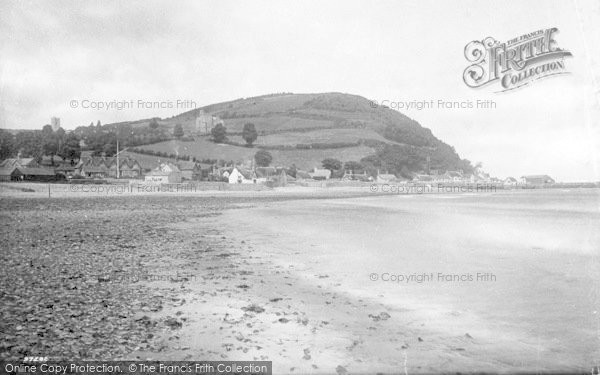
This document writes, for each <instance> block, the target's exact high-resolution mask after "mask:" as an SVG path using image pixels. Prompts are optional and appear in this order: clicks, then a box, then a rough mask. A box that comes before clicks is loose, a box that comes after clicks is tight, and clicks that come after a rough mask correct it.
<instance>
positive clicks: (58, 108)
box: [0, 0, 600, 181]
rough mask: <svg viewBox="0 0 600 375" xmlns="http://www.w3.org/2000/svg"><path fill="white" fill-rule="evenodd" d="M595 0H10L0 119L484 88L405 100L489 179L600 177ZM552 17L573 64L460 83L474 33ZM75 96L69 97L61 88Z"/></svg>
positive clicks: (92, 116)
mask: <svg viewBox="0 0 600 375" xmlns="http://www.w3.org/2000/svg"><path fill="white" fill-rule="evenodd" d="M598 25H600V2H599V1H596V0H590V1H548V0H543V1H526V2H525V1H502V2H499V1H481V0H477V1H460V2H458V1H436V2H428V1H423V0H418V1H371V2H367V1H348V0H343V1H323V0H320V1H307V0H301V1H300V0H298V1H282V0H277V1H275V0H274V1H236V2H234V1H223V0H219V1H190V2H184V1H177V2H167V1H147V0H144V1H127V2H125V1H114V2H113V1H86V2H83V1H52V0H51V1H35V2H34V1H6V0H4V1H3V2H2V10H1V11H0V35H2V38H1V40H0V43H1V44H0V127H2V128H11V129H32V128H41V127H42V126H43V125H44V124H47V123H49V122H50V117H52V116H56V117H60V118H61V122H62V125H63V127H64V128H67V129H73V128H75V127H76V126H79V125H87V124H89V123H90V122H91V121H94V122H95V121H97V120H100V121H102V123H110V122H116V121H125V120H136V119H140V118H148V117H153V116H160V117H167V116H171V115H174V114H177V113H180V112H184V111H186V110H189V109H191V108H180V109H178V108H172V109H162V110H161V109H143V108H134V109H126V110H121V111H117V110H108V111H107V110H94V109H82V108H81V101H82V100H90V101H113V100H117V101H119V100H134V101H137V100H144V101H166V102H173V103H176V101H177V100H193V101H194V102H196V104H197V105H198V106H203V105H207V104H211V103H215V102H220V101H226V100H232V99H236V98H240V97H248V96H256V95H262V94H267V93H274V92H284V91H285V92H294V93H314V92H331V91H336V92H345V93H351V94H357V95H361V96H364V97H366V98H369V99H373V100H377V101H380V102H381V101H383V100H390V101H394V102H396V101H412V100H434V101H436V103H437V101H438V100H444V101H476V100H478V99H479V100H493V101H495V103H496V108H495V109H487V110H486V109H476V108H475V109H438V108H435V109H424V110H421V111H418V110H408V111H403V113H405V114H407V115H408V116H410V117H412V118H414V119H416V120H418V121H419V122H420V123H421V124H422V125H423V126H425V127H428V128H430V129H432V131H433V132H434V134H435V135H436V136H438V137H439V138H441V139H442V140H444V141H445V142H447V143H449V144H451V145H453V146H455V148H456V150H457V151H458V152H459V154H460V155H461V156H462V157H466V158H468V159H470V160H472V161H480V162H482V163H483V166H484V169H486V170H487V171H489V172H491V173H492V175H496V176H498V177H506V176H509V175H512V176H517V177H518V176H521V175H523V174H538V173H540V174H541V173H547V174H550V175H552V176H553V177H555V178H556V179H557V180H561V181H566V180H588V181H589V180H600V172H599V163H600V155H599V152H600V122H599V118H600V109H599V96H600V84H599V82H600V71H599V69H598V68H599V66H600V36H599V34H600V26H598ZM550 27H557V28H558V29H559V31H560V32H559V34H557V36H556V41H557V42H558V45H559V46H560V47H561V48H564V49H567V50H569V51H571V52H572V53H573V57H572V58H569V59H567V60H566V67H567V70H568V71H570V72H571V74H569V75H562V76H556V77H552V78H547V79H544V80H540V81H537V82H535V83H533V84H531V85H528V86H527V87H525V88H523V89H519V90H515V91H511V92H505V93H494V91H496V90H495V89H494V88H480V89H472V88H469V87H467V86H466V85H465V84H464V83H463V81H462V73H463V71H464V69H465V68H466V67H467V65H468V63H467V61H466V60H465V58H464V55H463V50H464V47H465V45H466V44H467V43H469V42H470V41H472V40H481V39H483V38H485V37H488V36H492V37H494V38H496V39H498V40H500V41H507V40H509V39H512V38H515V37H518V36H520V35H522V34H526V33H529V32H532V31H535V30H538V29H543V28H550ZM74 100H75V101H77V103H78V107H77V108H72V107H71V101H74Z"/></svg>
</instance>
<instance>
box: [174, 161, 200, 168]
mask: <svg viewBox="0 0 600 375" xmlns="http://www.w3.org/2000/svg"><path fill="white" fill-rule="evenodd" d="M177 166H178V167H179V169H181V170H185V169H195V168H196V162H195V161H188V160H180V161H179V162H177Z"/></svg>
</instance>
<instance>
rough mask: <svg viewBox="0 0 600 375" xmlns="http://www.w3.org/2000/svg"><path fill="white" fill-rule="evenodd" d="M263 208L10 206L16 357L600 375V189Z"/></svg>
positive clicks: (90, 202)
mask: <svg viewBox="0 0 600 375" xmlns="http://www.w3.org/2000/svg"><path fill="white" fill-rule="evenodd" d="M261 194H264V196H249V195H248V194H246V195H245V196H244V195H243V194H242V195H241V196H228V195H227V194H223V195H221V196H209V197H202V196H177V195H167V196H165V195H144V196H111V197H89V198H87V199H81V197H78V198H70V197H65V198H51V199H47V198H17V197H14V196H13V197H10V198H8V197H4V198H2V200H0V202H1V205H2V222H3V225H2V231H3V233H2V235H3V238H7V239H8V241H7V242H6V244H5V245H3V250H2V254H1V257H2V262H1V263H2V266H1V267H2V275H3V276H2V278H1V279H0V280H1V282H2V288H1V290H3V293H4V295H3V300H6V301H9V303H7V304H5V306H4V307H3V308H2V309H1V312H2V318H3V319H2V321H4V322H9V321H10V322H14V324H10V325H8V324H4V325H3V326H2V327H1V328H2V330H3V332H7V335H6V337H5V338H3V341H2V343H1V345H2V346H1V347H0V352H1V353H2V356H3V357H5V358H8V357H18V356H21V355H47V356H51V357H56V358H61V357H63V358H82V359H91V358H95V359H98V358H104V359H105V358H107V357H109V358H111V359H160V360H167V359H168V360H177V359H182V360H184V359H185V360H199V359H200V360H222V359H227V360H269V361H273V368H274V371H275V372H276V373H323V374H325V373H327V374H329V373H340V374H343V373H374V372H382V373H409V372H410V373H419V372H420V373H431V372H458V371H460V372H481V371H486V372H504V373H509V372H515V371H526V372H536V371H544V372H548V371H588V372H589V370H590V369H591V367H592V366H594V365H595V363H594V361H595V360H596V359H597V358H598V355H599V354H600V353H599V348H600V342H599V336H598V328H599V326H598V313H597V310H596V309H597V306H598V302H599V301H598V298H599V297H598V292H597V291H598V290H600V289H599V288H598V287H599V282H600V277H599V276H598V275H599V273H598V271H599V264H598V258H597V249H598V248H599V244H600V238H599V234H598V231H597V228H598V227H600V225H599V224H600V210H599V208H598V202H600V200H599V199H600V198H599V194H598V189H571V190H559V189H557V190H539V191H506V192H504V191H502V192H497V193H486V194H439V195H437V194H436V195H386V196H380V195H374V194H371V195H369V194H368V193H363V194H362V196H361V197H355V196H342V197H339V198H337V199H334V198H335V197H334V196H332V195H327V196H321V197H318V196H317V197H316V198H321V199H315V196H314V194H312V195H311V194H308V195H307V196H305V197H302V195H301V194H300V195H298V194H292V195H289V196H286V195H285V194H279V195H274V196H271V197H269V196H268V192H266V193H261ZM299 198H302V199H299ZM9 285H10V287H9ZM49 290H53V291H54V292H53V293H52V295H49V294H48V291H49ZM11 301H13V302H11ZM48 309H50V310H48ZM19 327H20V328H19ZM121 333H123V334H122V335H121ZM117 336H118V338H119V340H118V341H117V340H116V337H117ZM59 339H60V341H58V340H59ZM58 342H60V345H57V343H58Z"/></svg>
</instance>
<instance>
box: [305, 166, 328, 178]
mask: <svg viewBox="0 0 600 375" xmlns="http://www.w3.org/2000/svg"><path fill="white" fill-rule="evenodd" d="M308 174H309V175H310V177H311V178H312V179H313V180H329V178H330V177H331V171H330V170H329V169H319V168H315V169H313V171H312V172H308Z"/></svg>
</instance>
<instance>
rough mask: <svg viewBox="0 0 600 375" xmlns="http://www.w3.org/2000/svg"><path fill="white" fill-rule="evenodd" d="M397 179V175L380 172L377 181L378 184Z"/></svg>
mask: <svg viewBox="0 0 600 375" xmlns="http://www.w3.org/2000/svg"><path fill="white" fill-rule="evenodd" d="M394 181H396V175H393V174H389V173H380V174H378V175H377V179H376V182H377V183H378V184H387V183H390V182H394Z"/></svg>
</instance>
